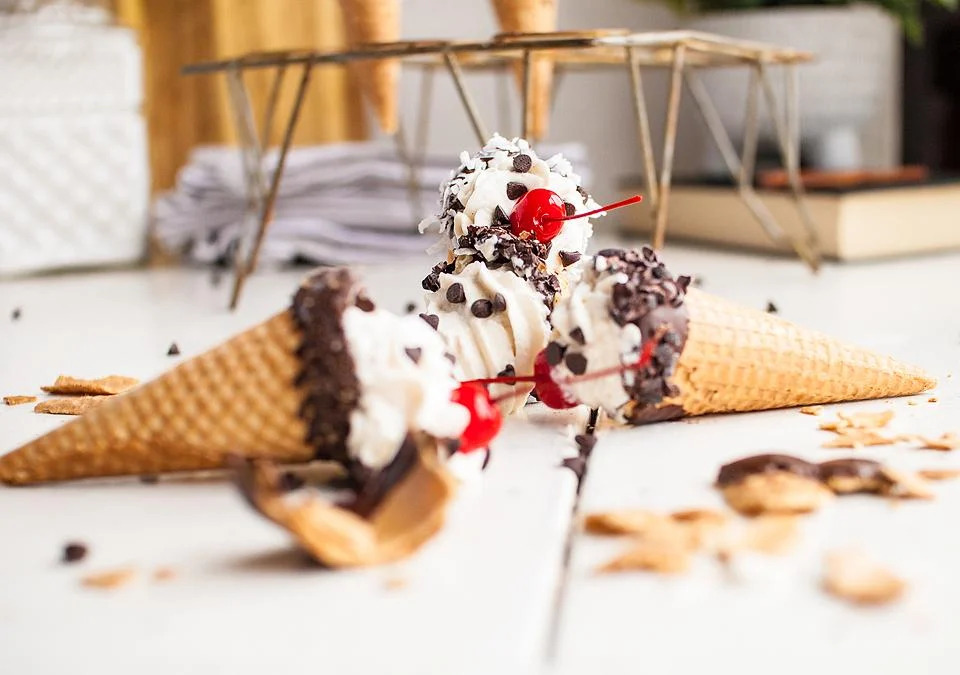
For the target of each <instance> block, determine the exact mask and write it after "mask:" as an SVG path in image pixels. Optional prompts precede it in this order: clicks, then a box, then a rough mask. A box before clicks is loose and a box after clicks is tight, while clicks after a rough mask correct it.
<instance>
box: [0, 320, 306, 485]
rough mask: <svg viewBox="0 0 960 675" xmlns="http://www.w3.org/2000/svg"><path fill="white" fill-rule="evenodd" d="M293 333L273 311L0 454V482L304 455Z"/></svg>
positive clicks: (186, 468) (302, 458) (143, 471)
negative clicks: (209, 347)
mask: <svg viewBox="0 0 960 675" xmlns="http://www.w3.org/2000/svg"><path fill="white" fill-rule="evenodd" d="M300 339H301V338H300V333H299V331H298V330H297V328H296V325H295V323H294V321H293V318H292V316H291V314H290V312H282V313H280V314H277V315H276V316H274V317H273V318H271V319H269V320H268V321H266V322H264V323H262V324H260V325H258V326H255V327H254V328H251V329H249V330H247V331H245V332H244V333H241V334H240V335H238V336H236V337H234V338H233V339H231V340H230V341H228V342H226V343H224V344H222V345H220V346H219V347H216V348H214V349H213V350H211V351H209V352H206V353H205V354H202V355H201V356H198V357H196V358H194V359H191V360H190V361H187V362H185V363H183V364H181V365H180V366H178V367H177V368H175V369H173V370H172V371H170V372H168V373H167V374H165V375H163V376H161V377H160V378H158V379H156V380H153V381H152V382H149V383H147V384H145V385H143V386H142V387H140V388H138V389H135V390H133V391H131V392H129V393H127V394H123V395H121V396H117V397H114V398H111V399H110V400H109V401H107V402H105V403H104V404H103V405H101V406H98V407H97V408H94V409H93V410H90V411H89V412H87V413H86V414H84V415H83V416H82V417H80V418H78V419H77V420H76V421H74V422H71V423H70V424H67V425H65V426H63V427H61V428H59V429H57V430H55V431H52V432H51V433H49V434H47V435H46V436H43V437H41V438H39V439H37V440H35V441H33V442H32V443H28V444H27V445H25V446H23V447H21V448H19V449H17V450H15V451H13V452H11V453H9V454H7V455H5V456H3V457H0V480H2V481H3V482H5V483H12V484H27V483H39V482H46V481H58V480H71V479H77V478H86V477H92V476H114V475H135V474H154V473H165V472H171V471H191V470H197V469H212V468H218V467H221V466H223V465H224V460H225V458H226V457H227V456H228V455H234V454H236V455H241V456H245V457H250V458H269V459H273V460H275V461H279V462H303V461H309V460H311V459H312V458H313V456H314V451H313V450H312V449H311V448H310V447H309V446H308V445H307V443H306V442H305V438H306V428H305V425H304V423H303V422H302V421H301V420H300V418H299V417H298V410H299V407H300V405H301V401H302V398H303V397H302V395H301V394H300V393H299V392H298V391H297V389H296V388H295V387H294V384H293V382H294V379H295V378H296V377H297V374H298V370H299V367H300V366H299V361H298V360H297V357H296V356H295V351H296V349H297V348H298V346H299V344H300Z"/></svg>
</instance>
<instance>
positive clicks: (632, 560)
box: [597, 540, 690, 574]
mask: <svg viewBox="0 0 960 675" xmlns="http://www.w3.org/2000/svg"><path fill="white" fill-rule="evenodd" d="M689 568H690V550H689V549H688V548H687V547H686V546H684V545H683V543H682V542H679V541H670V540H655V541H641V542H640V543H639V544H636V545H635V546H634V547H633V548H631V549H629V550H628V551H627V552H626V553H623V554H621V555H619V556H617V557H616V558H613V559H612V560H610V561H609V562H607V563H605V564H603V565H601V566H600V567H599V568H598V569H597V571H598V572H600V573H607V572H628V571H644V572H659V573H661V574H680V573H682V572H686V571H687V570H688V569H689Z"/></svg>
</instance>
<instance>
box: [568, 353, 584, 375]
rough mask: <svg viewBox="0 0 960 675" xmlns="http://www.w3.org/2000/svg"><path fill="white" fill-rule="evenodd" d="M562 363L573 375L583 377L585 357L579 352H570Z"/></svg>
mask: <svg viewBox="0 0 960 675" xmlns="http://www.w3.org/2000/svg"><path fill="white" fill-rule="evenodd" d="M563 362H564V363H565V364H566V366H567V368H568V369H569V370H570V372H571V373H573V374H574V375H583V374H584V373H585V372H587V357H586V356H584V355H583V354H581V353H580V352H570V353H569V354H567V355H566V357H565V358H564V359H563Z"/></svg>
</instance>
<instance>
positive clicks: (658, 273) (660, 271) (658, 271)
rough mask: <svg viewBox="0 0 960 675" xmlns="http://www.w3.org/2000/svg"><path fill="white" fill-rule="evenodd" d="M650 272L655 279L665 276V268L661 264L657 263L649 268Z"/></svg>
mask: <svg viewBox="0 0 960 675" xmlns="http://www.w3.org/2000/svg"><path fill="white" fill-rule="evenodd" d="M650 274H652V275H653V276H654V278H655V279H663V278H664V277H665V276H667V269H666V268H665V267H664V266H663V265H657V266H656V267H654V268H653V269H652V270H650Z"/></svg>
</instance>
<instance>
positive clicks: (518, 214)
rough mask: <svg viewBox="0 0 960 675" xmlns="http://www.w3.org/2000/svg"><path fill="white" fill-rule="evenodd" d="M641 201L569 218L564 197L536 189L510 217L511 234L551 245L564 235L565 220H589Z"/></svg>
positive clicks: (632, 200) (520, 200)
mask: <svg viewBox="0 0 960 675" xmlns="http://www.w3.org/2000/svg"><path fill="white" fill-rule="evenodd" d="M641 201H643V197H641V196H640V195H634V196H633V197H630V198H629V199H624V200H623V201H620V202H615V203H613V204H608V205H607V206H601V207H600V208H599V209H594V210H593V211H587V212H586V213H574V214H573V215H570V216H568V215H567V210H566V205H565V204H564V202H563V200H562V199H561V198H560V195H558V194H557V193H556V192H553V191H552V190H547V189H546V188H534V189H533V190H529V191H527V193H526V194H525V195H523V196H522V197H521V198H520V199H519V200H518V201H517V203H516V205H515V206H514V207H513V213H511V214H510V231H511V232H513V234H514V235H515V236H517V237H520V236H522V234H523V233H524V232H529V233H530V234H531V235H533V237H534V238H535V239H536V240H537V241H542V242H543V243H547V242H548V241H550V240H551V239H553V238H554V237H556V236H557V235H558V234H560V230H561V229H562V228H563V222H564V221H565V220H575V219H577V218H586V217H587V216H594V215H596V214H598V213H603V212H605V211H612V210H613V209H619V208H620V207H622V206H629V205H630V204H637V203H639V202H641Z"/></svg>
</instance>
